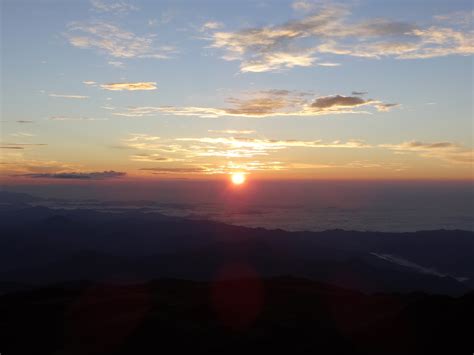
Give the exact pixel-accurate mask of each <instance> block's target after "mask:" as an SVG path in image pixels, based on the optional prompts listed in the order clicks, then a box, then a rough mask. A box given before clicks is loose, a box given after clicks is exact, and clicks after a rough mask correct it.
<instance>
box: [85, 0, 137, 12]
mask: <svg viewBox="0 0 474 355" xmlns="http://www.w3.org/2000/svg"><path fill="white" fill-rule="evenodd" d="M90 2H91V5H92V9H93V10H94V11H96V12H112V13H128V12H130V11H137V10H138V7H136V6H134V5H131V4H129V3H127V2H125V1H122V0H120V1H117V0H90Z"/></svg>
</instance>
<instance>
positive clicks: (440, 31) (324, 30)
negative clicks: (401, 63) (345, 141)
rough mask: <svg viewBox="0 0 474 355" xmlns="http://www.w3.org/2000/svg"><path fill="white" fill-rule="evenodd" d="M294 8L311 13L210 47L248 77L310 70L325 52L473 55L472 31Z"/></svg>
mask: <svg viewBox="0 0 474 355" xmlns="http://www.w3.org/2000/svg"><path fill="white" fill-rule="evenodd" d="M293 7H294V8H295V9H298V10H305V11H309V10H311V13H309V14H308V15H306V16H304V17H302V18H300V19H298V20H293V21H289V22H287V23H284V24H281V25H268V26H264V27H255V28H249V29H243V30H239V31H234V32H214V33H213V34H212V35H211V37H210V38H209V40H210V41H211V42H212V43H211V47H213V48H218V49H222V50H223V51H224V55H223V56H222V58H223V59H225V60H229V61H234V60H235V61H239V62H240V71H241V72H244V73H245V72H266V71H278V70H282V69H288V68H293V67H309V66H313V65H315V64H318V61H319V58H321V57H324V56H325V55H327V54H330V55H339V56H341V55H343V56H355V57H365V58H383V57H393V58H396V59H420V58H433V57H440V56H446V55H469V54H473V53H474V45H473V43H472V40H471V38H472V34H473V33H472V30H470V29H469V28H456V27H452V25H451V24H449V22H448V23H443V24H444V25H443V26H440V25H432V26H427V27H420V26H418V25H416V24H413V23H408V22H400V21H393V20H389V19H380V18H379V19H369V20H362V21H361V20H358V21H357V20H354V19H352V18H351V11H350V9H349V7H348V6H343V5H334V4H327V3H326V4H320V5H316V4H312V3H309V2H307V1H297V2H295V3H294V4H293ZM439 19H440V18H439ZM450 26H451V27H450ZM323 63H325V62H324V61H323V62H321V64H323ZM323 65H324V64H323Z"/></svg>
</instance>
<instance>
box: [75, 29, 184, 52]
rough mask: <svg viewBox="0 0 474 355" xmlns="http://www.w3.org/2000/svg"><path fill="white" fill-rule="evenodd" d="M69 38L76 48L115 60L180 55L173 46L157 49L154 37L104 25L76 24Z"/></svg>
mask: <svg viewBox="0 0 474 355" xmlns="http://www.w3.org/2000/svg"><path fill="white" fill-rule="evenodd" d="M66 38H67V39H68V40H69V43H70V44H71V45H73V46H74V47H78V48H91V49H97V50H99V51H101V52H103V53H106V54H108V55H110V56H111V57H115V58H125V59H126V58H158V59H160V58H168V57H169V55H170V54H171V53H174V52H175V51H176V50H175V48H174V47H171V46H161V47H157V46H155V44H154V36H153V35H147V36H139V35H136V34H135V33H133V32H130V31H126V30H123V29H121V28H120V27H118V26H117V25H114V24H111V23H107V22H102V21H93V22H73V23H71V24H70V25H69V26H68V33H67V34H66Z"/></svg>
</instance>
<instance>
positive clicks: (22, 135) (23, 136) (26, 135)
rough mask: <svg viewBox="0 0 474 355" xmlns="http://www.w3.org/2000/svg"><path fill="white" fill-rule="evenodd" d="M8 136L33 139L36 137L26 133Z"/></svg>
mask: <svg viewBox="0 0 474 355" xmlns="http://www.w3.org/2000/svg"><path fill="white" fill-rule="evenodd" d="M10 136H12V137H18V138H30V137H35V136H36V135H35V134H33V133H28V132H17V133H11V134H10Z"/></svg>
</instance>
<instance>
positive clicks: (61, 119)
mask: <svg viewBox="0 0 474 355" xmlns="http://www.w3.org/2000/svg"><path fill="white" fill-rule="evenodd" d="M49 120H50V121H107V120H108V118H95V117H69V116H52V117H50V118H49Z"/></svg>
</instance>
